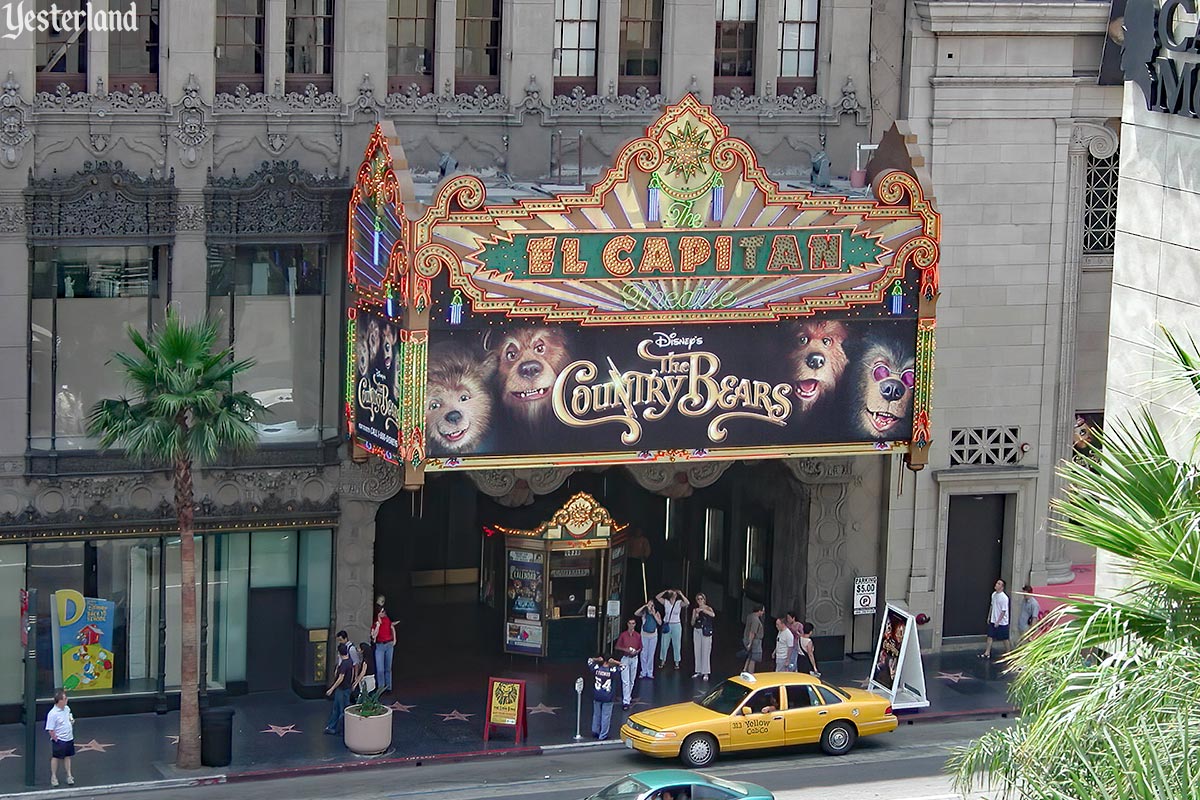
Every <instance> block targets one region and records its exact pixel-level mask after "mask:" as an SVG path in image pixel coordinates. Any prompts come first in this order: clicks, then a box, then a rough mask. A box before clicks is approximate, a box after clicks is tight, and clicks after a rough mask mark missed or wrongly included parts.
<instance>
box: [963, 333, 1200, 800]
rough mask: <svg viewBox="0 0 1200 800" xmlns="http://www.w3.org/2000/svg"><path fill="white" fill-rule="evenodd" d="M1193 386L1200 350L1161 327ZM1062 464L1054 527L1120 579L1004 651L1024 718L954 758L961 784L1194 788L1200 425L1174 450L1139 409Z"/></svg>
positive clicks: (1024, 791) (1057, 789) (1173, 793)
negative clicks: (1114, 561)
mask: <svg viewBox="0 0 1200 800" xmlns="http://www.w3.org/2000/svg"><path fill="white" fill-rule="evenodd" d="M1164 338H1165V340H1166V343H1167V347H1166V354H1167V356H1168V357H1169V360H1170V361H1171V362H1172V363H1173V367H1174V370H1173V372H1174V374H1175V375H1176V376H1177V378H1178V379H1179V381H1178V382H1179V383H1180V384H1181V385H1182V386H1184V387H1186V390H1185V392H1184V393H1183V394H1184V396H1185V399H1187V400H1188V402H1193V401H1195V397H1194V396H1193V395H1195V394H1200V348H1197V345H1196V342H1195V341H1194V340H1192V341H1190V342H1189V344H1188V346H1186V347H1185V346H1184V345H1183V344H1182V343H1181V342H1180V341H1179V340H1177V339H1176V338H1175V337H1173V336H1171V335H1170V334H1169V333H1167V332H1165V331H1164ZM1109 427H1110V431H1109V432H1107V433H1106V434H1105V435H1103V436H1101V437H1100V443H1099V447H1098V448H1097V449H1096V450H1094V451H1093V452H1092V453H1091V454H1090V455H1088V456H1086V457H1084V458H1082V459H1081V460H1080V461H1078V462H1069V463H1066V464H1064V465H1063V466H1062V468H1061V471H1062V473H1063V475H1064V477H1065V478H1066V483H1067V485H1066V489H1065V491H1064V495H1063V498H1062V500H1061V502H1059V503H1057V504H1056V511H1057V512H1058V520H1057V529H1058V535H1059V536H1062V537H1064V538H1066V539H1069V540H1071V541H1075V542H1081V543H1083V544H1087V545H1091V546H1093V547H1095V548H1097V549H1098V550H1102V551H1105V552H1107V553H1110V554H1112V555H1114V556H1116V557H1117V558H1118V563H1119V564H1120V565H1121V569H1122V570H1124V571H1125V572H1126V573H1127V577H1128V579H1129V583H1130V588H1129V589H1128V590H1126V591H1124V592H1123V593H1121V594H1119V595H1118V596H1116V597H1112V598H1101V597H1073V598H1071V599H1070V600H1069V601H1068V602H1066V603H1065V604H1064V605H1063V606H1061V607H1059V608H1057V609H1055V611H1054V612H1052V613H1051V614H1050V615H1048V616H1047V618H1046V619H1044V620H1043V621H1042V622H1041V623H1039V625H1038V626H1037V627H1036V628H1035V630H1034V633H1035V638H1033V639H1031V640H1029V641H1027V642H1025V643H1024V644H1023V645H1022V646H1020V647H1018V648H1017V649H1016V650H1014V651H1013V652H1012V654H1011V655H1010V656H1008V657H1007V660H1008V662H1009V663H1010V664H1011V665H1012V666H1013V667H1015V668H1016V669H1017V670H1019V675H1018V677H1017V678H1016V680H1015V681H1014V683H1013V687H1012V695H1013V700H1014V702H1015V704H1016V705H1017V706H1018V707H1019V708H1020V709H1021V718H1020V719H1019V720H1018V721H1017V722H1016V724H1014V725H1013V726H1011V727H1008V728H1004V729H997V730H993V731H990V732H989V733H987V734H985V735H984V736H983V737H981V738H980V739H978V740H976V741H975V742H972V743H971V744H970V745H969V746H967V747H966V748H964V749H962V750H960V751H958V752H957V753H956V754H955V755H954V756H953V757H952V759H951V769H952V770H953V771H954V773H955V782H956V785H957V786H958V787H959V789H960V790H963V791H971V790H972V789H973V788H974V787H975V786H976V785H977V784H987V785H989V786H991V787H993V788H999V790H1000V794H1001V795H1002V796H1004V797H1010V796H1021V797H1030V798H1039V800H1042V799H1043V798H1044V799H1046V800H1050V799H1053V800H1058V799H1059V798H1062V799H1063V800H1066V798H1071V800H1092V799H1093V798H1095V799H1096V800H1099V798H1105V800H1124V799H1125V798H1129V799H1130V800H1132V799H1133V798H1138V799H1139V800H1141V799H1142V798H1145V799H1146V800H1149V799H1150V798H1153V799H1154V800H1159V798H1162V799H1163V800H1165V798H1172V800H1177V799H1178V798H1198V797H1200V462H1198V461H1197V454H1198V453H1200V434H1198V435H1196V437H1195V438H1194V439H1193V442H1192V444H1193V447H1192V450H1191V452H1189V453H1185V454H1182V455H1180V454H1175V453H1173V452H1172V451H1171V448H1170V447H1169V446H1168V443H1167V441H1166V440H1165V438H1164V436H1163V435H1162V433H1161V430H1160V428H1159V425H1158V423H1157V422H1156V421H1155V419H1154V418H1153V417H1151V416H1150V414H1149V413H1148V412H1146V411H1141V412H1139V413H1137V414H1135V415H1134V416H1133V418H1132V419H1130V420H1129V421H1127V422H1125V423H1124V424H1119V425H1110V426H1109Z"/></svg>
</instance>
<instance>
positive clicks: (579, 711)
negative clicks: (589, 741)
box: [575, 678, 583, 742]
mask: <svg viewBox="0 0 1200 800" xmlns="http://www.w3.org/2000/svg"><path fill="white" fill-rule="evenodd" d="M582 726H583V678H576V679H575V741H577V742H579V741H582V740H583V732H582V731H583V727H582Z"/></svg>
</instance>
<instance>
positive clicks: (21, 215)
mask: <svg viewBox="0 0 1200 800" xmlns="http://www.w3.org/2000/svg"><path fill="white" fill-rule="evenodd" d="M2 235H11V236H19V237H20V238H22V239H24V238H25V206H0V236H2Z"/></svg>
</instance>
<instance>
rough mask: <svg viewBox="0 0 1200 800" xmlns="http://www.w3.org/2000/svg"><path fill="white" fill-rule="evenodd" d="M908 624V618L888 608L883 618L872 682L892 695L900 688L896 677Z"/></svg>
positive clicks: (876, 648)
mask: <svg viewBox="0 0 1200 800" xmlns="http://www.w3.org/2000/svg"><path fill="white" fill-rule="evenodd" d="M908 624H909V617H908V616H906V615H905V614H902V613H900V612H899V611H897V610H896V609H894V608H892V607H891V606H888V607H887V611H886V612H885V614H884V618H883V630H881V631H880V633H879V642H878V644H877V645H876V646H875V668H874V670H873V671H872V673H871V680H872V682H874V683H876V684H878V685H879V686H880V687H881V688H883V689H886V690H887V691H889V692H892V693H895V692H896V691H897V690H898V689H899V688H900V687H898V686H897V685H896V676H897V674H898V673H899V671H900V656H901V653H902V651H903V648H904V637H905V635H906V633H907V628H908Z"/></svg>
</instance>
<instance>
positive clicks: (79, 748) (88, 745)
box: [75, 739, 116, 753]
mask: <svg viewBox="0 0 1200 800" xmlns="http://www.w3.org/2000/svg"><path fill="white" fill-rule="evenodd" d="M115 746H116V745H114V744H113V743H112V742H106V743H104V744H101V743H100V742H97V741H96V740H95V739H92V740H91V741H90V742H84V743H83V744H77V745H75V752H76V753H84V752H87V751H88V750H94V751H95V752H97V753H107V752H108V750H107V749H106V748H109V747H115Z"/></svg>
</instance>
